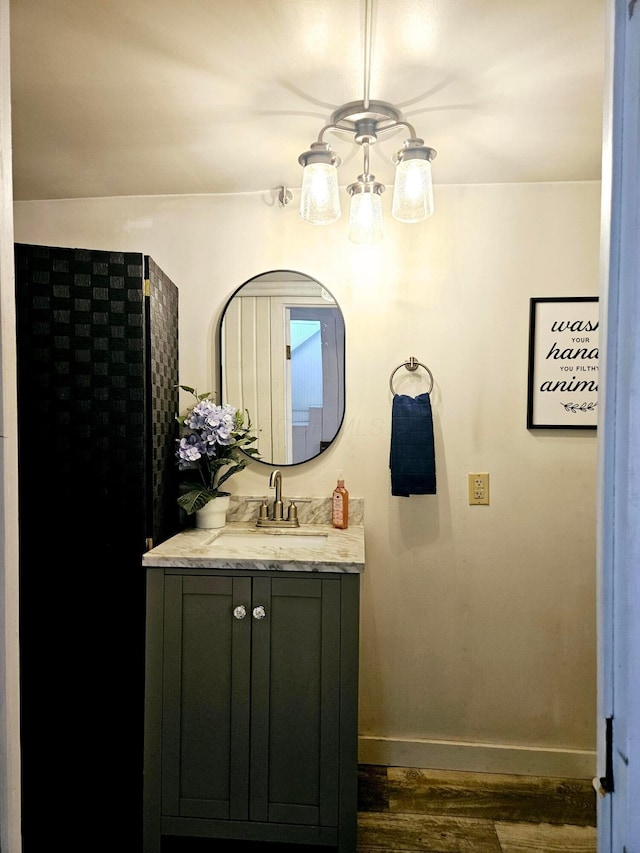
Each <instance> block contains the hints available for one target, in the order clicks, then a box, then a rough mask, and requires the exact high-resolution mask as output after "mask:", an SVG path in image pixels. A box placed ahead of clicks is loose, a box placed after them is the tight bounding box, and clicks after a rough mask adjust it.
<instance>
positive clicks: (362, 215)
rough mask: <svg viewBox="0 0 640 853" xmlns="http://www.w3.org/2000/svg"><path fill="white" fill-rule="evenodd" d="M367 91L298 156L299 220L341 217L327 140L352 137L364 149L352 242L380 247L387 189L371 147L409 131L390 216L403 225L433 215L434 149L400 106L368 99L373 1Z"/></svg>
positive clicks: (335, 161)
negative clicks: (373, 166) (373, 169)
mask: <svg viewBox="0 0 640 853" xmlns="http://www.w3.org/2000/svg"><path fill="white" fill-rule="evenodd" d="M365 22H366V25H365V30H366V32H365V87H364V89H365V91H364V98H363V99H362V100H361V101H352V102H351V103H348V104H344V106H342V107H340V108H339V109H337V110H335V111H334V112H333V113H332V115H331V117H330V119H329V122H328V124H326V125H325V126H324V127H323V128H322V129H321V130H320V133H319V134H318V139H317V141H316V142H313V143H312V144H311V147H310V149H309V150H308V151H305V152H304V153H303V154H301V155H300V156H299V157H298V162H299V163H300V165H301V166H302V167H303V173H302V193H301V198H300V215H301V216H302V218H303V219H304V220H305V222H310V223H311V224H312V225H328V224H330V223H331V222H335V221H336V220H337V219H338V218H339V217H340V196H339V189H338V167H339V166H340V165H341V163H342V160H341V159H340V157H339V156H338V155H337V154H336V153H335V152H334V151H333V150H332V148H331V146H330V145H329V143H328V142H325V140H324V135H325V133H328V132H330V131H332V132H333V133H335V134H336V135H338V136H342V137H346V138H351V139H352V141H353V142H355V143H356V144H357V145H360V146H362V149H363V153H364V169H363V172H362V174H361V175H358V178H357V180H356V181H354V183H352V184H349V186H348V187H347V192H348V193H349V195H350V197H351V212H350V218H349V239H350V240H352V241H353V242H354V243H376V242H378V241H379V240H380V239H382V201H381V195H382V193H383V192H384V190H385V187H384V184H381V183H379V182H378V181H376V179H375V176H374V175H372V174H371V173H370V171H369V148H370V146H371V145H373V144H375V143H376V142H377V141H378V138H380V137H383V136H387V135H391V134H394V133H397V132H398V131H399V130H400V129H402V128H404V129H405V130H406V131H407V132H408V138H407V139H405V141H404V144H403V146H402V148H401V149H400V150H399V151H397V152H396V154H395V155H394V157H393V162H394V164H395V167H396V174H395V181H394V186H393V201H392V209H391V213H392V215H393V217H394V218H395V219H397V220H398V221H400V222H421V221H422V220H423V219H426V218H427V217H428V216H431V214H432V213H433V209H434V208H433V185H432V180H431V161H432V160H433V159H434V157H435V156H436V152H435V150H434V149H433V148H429V146H427V145H425V144H424V140H423V139H420V138H419V137H418V136H417V135H416V132H415V130H414V128H413V126H412V125H411V124H409V122H407V121H405V119H404V118H403V116H402V113H401V112H400V110H399V109H398V108H397V107H394V106H393V105H392V104H389V103H387V102H386V101H371V100H369V78H370V71H371V68H370V66H371V62H370V54H371V51H370V45H371V0H367V2H366V13H365Z"/></svg>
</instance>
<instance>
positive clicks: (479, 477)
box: [469, 474, 489, 506]
mask: <svg viewBox="0 0 640 853" xmlns="http://www.w3.org/2000/svg"><path fill="white" fill-rule="evenodd" d="M488 505H489V475H488V474H469V506H488Z"/></svg>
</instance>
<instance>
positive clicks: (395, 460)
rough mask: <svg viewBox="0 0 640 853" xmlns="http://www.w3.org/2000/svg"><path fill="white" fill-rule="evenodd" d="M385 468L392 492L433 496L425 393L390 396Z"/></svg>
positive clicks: (433, 470)
mask: <svg viewBox="0 0 640 853" xmlns="http://www.w3.org/2000/svg"><path fill="white" fill-rule="evenodd" d="M389 468H390V469H391V494H392V495H398V496H400V497H409V496H410V495H435V493H436V455H435V448H434V442H433V417H432V414H431V399H430V398H429V395H428V394H419V395H418V396H417V397H407V396H406V395H405V394H395V395H394V397H393V409H392V414H391V453H390V458H389Z"/></svg>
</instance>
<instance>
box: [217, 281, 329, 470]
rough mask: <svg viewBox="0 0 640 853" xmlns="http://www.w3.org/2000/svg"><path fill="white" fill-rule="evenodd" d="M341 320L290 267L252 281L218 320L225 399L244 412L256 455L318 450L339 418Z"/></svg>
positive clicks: (272, 460) (285, 457) (286, 457)
mask: <svg viewBox="0 0 640 853" xmlns="http://www.w3.org/2000/svg"><path fill="white" fill-rule="evenodd" d="M344 352H345V330H344V318H343V316H342V311H341V310H340V306H339V305H338V304H337V302H336V301H335V299H334V298H333V296H332V295H331V293H329V291H328V290H327V289H326V287H323V285H321V284H320V283H319V282H318V281H316V280H315V279H313V278H311V277H310V276H308V275H304V274H303V273H299V272H295V271H293V270H272V271H271V272H266V273H262V274H261V275H257V276H255V277H254V278H251V279H249V281H247V282H245V283H244V284H243V285H241V286H240V287H239V288H238V289H237V290H236V291H235V293H233V294H232V296H231V298H230V299H229V301H228V302H227V304H226V306H225V308H224V311H223V312H222V317H221V320H220V334H219V356H220V362H219V363H220V389H221V399H222V402H223V403H229V404H230V405H231V406H234V407H235V408H237V409H245V410H246V411H248V412H249V416H250V418H251V422H252V426H253V428H254V430H255V432H256V434H257V436H258V442H257V446H258V450H259V452H260V461H262V462H265V463H267V464H269V465H299V464H300V463H301V462H307V461H308V460H309V459H313V458H314V457H316V456H318V454H320V453H322V452H323V451H324V450H326V449H327V447H329V445H330V444H331V442H332V441H333V440H334V438H335V437H336V435H337V434H338V431H339V429H340V426H341V424H342V419H343V417H344V396H345V387H344V366H345V355H344Z"/></svg>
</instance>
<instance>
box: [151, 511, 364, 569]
mask: <svg viewBox="0 0 640 853" xmlns="http://www.w3.org/2000/svg"><path fill="white" fill-rule="evenodd" d="M142 565H143V566H145V567H160V568H166V567H176V568H196V569H197V568H203V569H245V570H251V571H256V570H264V571H284V572H344V573H360V572H362V571H364V526H363V525H352V524H350V525H349V527H348V528H347V529H346V530H337V529H336V528H334V527H332V526H331V525H330V524H300V527H297V528H293V529H288V528H276V529H273V528H270V529H261V528H257V527H256V525H255V522H254V523H249V522H246V521H231V522H227V524H226V526H225V527H223V528H221V529H220V530H205V529H200V528H190V529H188V530H183V531H182V532H181V533H178V534H176V535H175V536H173V537H171V539H167V541H166V542H162V543H161V544H160V545H157V546H156V547H155V548H153V549H152V550H151V551H147V553H146V554H144V555H143V557H142Z"/></svg>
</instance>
